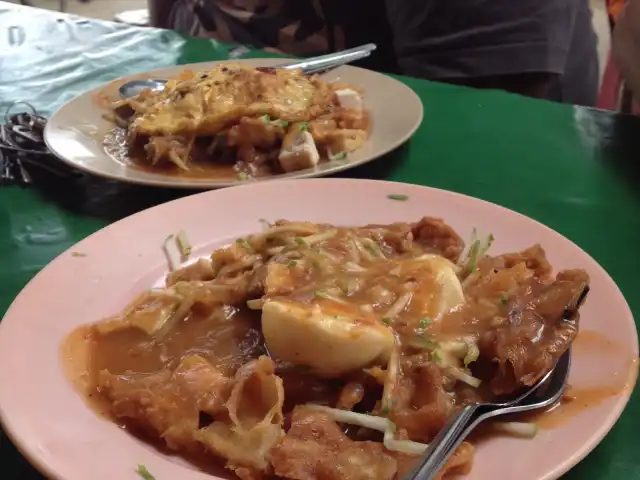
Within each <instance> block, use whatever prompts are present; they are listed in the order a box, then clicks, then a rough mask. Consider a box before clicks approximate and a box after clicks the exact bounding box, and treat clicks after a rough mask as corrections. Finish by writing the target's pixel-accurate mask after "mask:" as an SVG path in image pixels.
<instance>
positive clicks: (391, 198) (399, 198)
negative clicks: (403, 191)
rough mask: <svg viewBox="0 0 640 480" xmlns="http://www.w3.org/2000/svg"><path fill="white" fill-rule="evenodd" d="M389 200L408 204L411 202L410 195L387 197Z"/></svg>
mask: <svg viewBox="0 0 640 480" xmlns="http://www.w3.org/2000/svg"><path fill="white" fill-rule="evenodd" d="M387 198H388V199H389V200H397V201H399V202H406V201H407V200H409V195H399V194H395V193H393V194H391V195H387Z"/></svg>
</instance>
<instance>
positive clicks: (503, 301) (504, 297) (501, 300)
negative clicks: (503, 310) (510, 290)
mask: <svg viewBox="0 0 640 480" xmlns="http://www.w3.org/2000/svg"><path fill="white" fill-rule="evenodd" d="M508 300H509V297H507V296H506V295H500V303H501V304H503V305H506V303H507V301H508Z"/></svg>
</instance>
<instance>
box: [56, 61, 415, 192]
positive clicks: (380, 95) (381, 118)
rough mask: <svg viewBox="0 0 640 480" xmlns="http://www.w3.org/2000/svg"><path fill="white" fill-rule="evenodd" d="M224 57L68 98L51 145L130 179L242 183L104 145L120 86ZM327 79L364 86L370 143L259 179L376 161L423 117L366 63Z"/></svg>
mask: <svg viewBox="0 0 640 480" xmlns="http://www.w3.org/2000/svg"><path fill="white" fill-rule="evenodd" d="M238 62H241V63H248V64H250V65H255V66H269V65H274V64H278V63H282V62H283V60H282V59H252V60H236V61H234V63H238ZM217 63H224V62H209V63H200V64H193V65H181V66H176V67H171V68H164V69H161V70H156V71H154V72H149V73H148V74H144V75H132V76H128V77H124V78H121V79H119V80H115V81H114V82H111V83H110V84H108V85H107V86H102V87H99V88H96V89H94V90H92V91H90V92H86V93H83V94H82V95H79V96H78V97H76V98H74V99H72V100H70V101H69V102H67V103H65V104H64V105H63V106H62V107H61V108H60V109H58V111H56V113H55V114H54V115H53V116H52V117H51V119H49V121H48V122H47V126H46V128H45V131H44V139H45V142H46V144H47V146H48V147H49V149H50V150H51V151H52V152H53V153H54V154H55V155H56V156H58V157H59V158H60V159H62V160H63V161H65V162H66V163H68V164H69V165H71V166H72V167H75V168H77V169H79V170H83V171H86V172H89V173H92V174H95V175H99V176H101V177H106V178H110V179H114V180H120V181H123V182H129V183H139V184H144V185H152V186H158V187H176V188H197V189H205V188H219V187H228V186H232V185H238V184H240V183H242V182H241V181H239V180H237V179H215V178H190V177H180V176H175V175H167V174H164V173H161V172H160V173H155V172H150V171H148V170H146V171H145V170H142V169H139V168H135V167H133V166H131V165H130V164H128V163H127V162H123V161H121V160H117V159H116V158H114V157H113V156H111V155H110V154H109V153H108V152H107V150H106V149H105V146H104V139H105V136H106V135H107V133H108V132H109V131H110V130H111V129H113V124H112V123H111V122H110V121H108V120H106V119H105V118H104V114H105V113H106V112H107V110H105V109H104V107H103V106H101V105H104V104H105V102H104V98H105V97H108V98H110V99H112V100H115V99H117V98H118V97H117V88H118V87H119V86H120V85H122V84H123V83H124V82H125V81H127V80H130V79H133V78H141V77H155V78H171V77H176V76H178V75H179V74H180V73H181V72H183V71H184V70H187V69H189V70H193V71H202V70H206V69H210V68H211V67H212V65H215V64H217ZM323 78H325V79H326V80H327V81H340V82H347V83H351V84H354V85H359V86H362V87H363V88H364V103H365V108H366V109H367V110H368V111H369V113H370V115H371V119H372V125H373V128H372V131H371V135H370V138H369V139H368V140H367V142H366V143H365V145H364V146H363V147H362V148H360V149H358V150H356V151H355V152H353V153H351V154H349V159H348V161H347V162H338V161H331V162H326V163H322V164H321V165H319V166H318V167H316V168H313V169H306V170H299V171H296V172H291V173H287V174H282V175H274V176H270V177H266V178H264V179H261V180H259V181H269V180H273V179H282V178H308V177H320V176H324V175H330V174H333V173H337V172H341V171H343V170H346V169H349V168H353V167H356V166H358V165H362V164H364V163H367V162H370V161H371V160H374V159H376V158H378V157H380V156H382V155H384V154H386V153H388V152H390V151H392V150H394V149H395V148H397V147H399V146H400V145H402V144H403V143H404V142H406V141H407V140H408V139H409V138H410V137H411V135H413V133H414V132H415V131H416V130H417V128H418V127H419V126H420V123H421V122H422V113H423V111H422V110H423V109H422V102H421V101H420V98H419V97H418V96H417V95H416V94H415V93H414V92H413V90H411V89H410V88H409V87H407V86H406V85H404V84H403V83H401V82H399V81H398V80H395V79H393V78H391V77H389V76H386V75H382V74H380V73H376V72H373V71H371V70H365V69H362V68H357V67H351V66H344V67H340V68H337V69H335V70H333V71H331V72H329V73H327V74H325V75H324V76H323Z"/></svg>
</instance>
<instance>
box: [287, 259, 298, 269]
mask: <svg viewBox="0 0 640 480" xmlns="http://www.w3.org/2000/svg"><path fill="white" fill-rule="evenodd" d="M296 265H298V262H296V261H295V260H289V263H287V267H289V268H293V267H295V266H296Z"/></svg>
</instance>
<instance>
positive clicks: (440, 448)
mask: <svg viewBox="0 0 640 480" xmlns="http://www.w3.org/2000/svg"><path fill="white" fill-rule="evenodd" d="M477 410H478V405H468V406H466V407H464V408H463V409H462V410H460V411H459V412H458V413H457V414H456V415H454V416H453V417H452V418H451V419H450V420H449V422H447V424H446V425H445V426H444V428H443V429H442V430H440V433H438V435H436V437H435V438H434V439H433V441H432V442H431V443H430V444H429V447H428V448H427V449H426V450H425V452H424V454H423V460H422V461H421V462H420V463H419V464H418V465H417V466H416V467H415V468H414V469H413V470H412V471H411V473H409V475H407V476H406V477H405V479H404V480H432V479H433V478H434V477H435V476H436V475H437V474H438V472H440V470H441V469H442V467H443V466H444V464H445V463H446V461H447V460H448V459H449V457H450V456H451V454H453V452H455V451H456V448H458V446H459V445H460V444H461V443H462V441H463V440H464V439H465V438H466V437H467V435H468V434H469V432H470V429H469V428H468V427H469V426H470V425H471V424H472V423H473V421H474V419H475V415H476V413H477Z"/></svg>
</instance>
